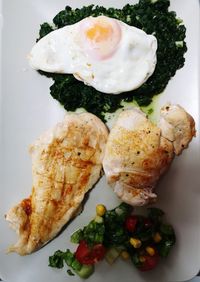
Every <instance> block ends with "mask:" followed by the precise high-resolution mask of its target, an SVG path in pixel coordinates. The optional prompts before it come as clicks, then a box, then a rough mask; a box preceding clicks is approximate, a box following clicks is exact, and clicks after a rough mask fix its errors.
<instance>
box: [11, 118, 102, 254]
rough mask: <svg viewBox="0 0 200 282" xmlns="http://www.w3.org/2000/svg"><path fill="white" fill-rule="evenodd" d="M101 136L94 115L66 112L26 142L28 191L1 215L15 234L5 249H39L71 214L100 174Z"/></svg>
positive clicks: (14, 250) (20, 251)
mask: <svg viewBox="0 0 200 282" xmlns="http://www.w3.org/2000/svg"><path fill="white" fill-rule="evenodd" d="M107 136H108V132H107V129H106V127H105V125H104V124H103V122H102V121H101V120H100V119H98V118H97V117H96V116H94V115H92V114H90V113H82V114H67V115H66V117H65V119H64V120H63V122H61V123H59V124H57V125H56V126H55V127H54V128H53V129H51V130H49V131H48V132H46V133H44V134H43V135H42V136H41V137H40V138H39V139H38V140H36V142H35V143H34V144H33V145H32V146H31V147H30V153H31V156H32V175H33V188H32V193H31V196H30V197H29V198H27V199H24V200H23V201H21V202H20V203H19V204H18V205H16V206H15V207H13V208H11V209H10V210H9V212H8V213H7V215H6V220H8V221H9V222H10V224H11V227H13V228H14V229H15V230H16V232H17V234H18V236H19V240H18V242H17V243H16V244H14V245H12V246H10V248H9V251H13V252H17V253H18V254H20V255H26V254H29V253H31V252H33V251H35V250H37V249H39V248H40V247H41V246H43V245H44V244H46V243H47V242H48V241H49V240H51V239H52V238H53V237H55V236H56V235H57V233H58V232H59V231H60V230H61V228H62V227H63V226H64V225H65V224H66V223H67V222H68V221H69V219H70V218H72V217H74V216H75V214H76V212H77V210H78V208H79V207H80V204H81V202H82V201H83V198H84V195H85V193H86V192H87V191H88V190H89V189H91V188H92V186H93V185H94V184H95V183H96V182H97V180H98V179H99V177H100V173H101V169H102V159H103V155H104V149H105V144H106V141H107Z"/></svg>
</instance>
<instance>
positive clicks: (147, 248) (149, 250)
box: [146, 247, 155, 256]
mask: <svg viewBox="0 0 200 282" xmlns="http://www.w3.org/2000/svg"><path fill="white" fill-rule="evenodd" d="M146 252H147V253H148V254H149V255H150V256H154V255H155V250H154V248H152V247H146Z"/></svg>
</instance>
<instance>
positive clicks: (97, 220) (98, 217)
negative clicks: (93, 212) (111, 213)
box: [94, 215, 103, 223]
mask: <svg viewBox="0 0 200 282" xmlns="http://www.w3.org/2000/svg"><path fill="white" fill-rule="evenodd" d="M94 221H95V222H96V223H103V217H102V216H99V215H97V216H96V217H95V219H94Z"/></svg>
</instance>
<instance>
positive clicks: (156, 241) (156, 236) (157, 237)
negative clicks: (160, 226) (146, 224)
mask: <svg viewBox="0 0 200 282" xmlns="http://www.w3.org/2000/svg"><path fill="white" fill-rule="evenodd" d="M153 240H154V242H155V243H159V242H160V241H161V240H162V237H161V235H160V233H158V232H157V233H156V234H155V235H154V236H153Z"/></svg>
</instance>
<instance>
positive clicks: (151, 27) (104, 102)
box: [39, 0, 187, 120]
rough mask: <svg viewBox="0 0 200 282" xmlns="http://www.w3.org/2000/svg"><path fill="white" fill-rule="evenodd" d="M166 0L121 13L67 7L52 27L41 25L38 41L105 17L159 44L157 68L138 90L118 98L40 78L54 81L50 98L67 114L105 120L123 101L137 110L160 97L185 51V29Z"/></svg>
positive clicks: (65, 78) (58, 78) (66, 79)
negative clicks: (151, 36) (82, 111)
mask: <svg viewBox="0 0 200 282" xmlns="http://www.w3.org/2000/svg"><path fill="white" fill-rule="evenodd" d="M169 5H170V1H169V0H157V1H155V0H154V1H153V0H140V1H139V3H138V4H136V5H129V4H128V5H126V6H124V7H123V8H122V9H115V8H108V9H106V8H104V7H100V6H94V5H90V6H87V7H82V8H81V9H72V8H71V7H69V6H67V7H66V8H65V9H64V10H63V11H61V12H59V13H58V14H57V15H56V16H55V17H54V19H53V23H54V25H55V27H54V28H53V27H52V26H51V25H49V24H47V23H44V24H42V25H41V29H40V32H39V34H40V38H42V37H43V36H45V35H47V34H48V33H49V32H51V31H52V30H53V29H57V28H61V27H64V26H65V25H69V24H74V23H76V22H78V21H80V20H82V19H83V18H85V17H88V16H99V15H106V16H109V17H113V18H116V19H118V20H121V21H123V22H125V23H127V24H129V25H132V26H135V27H138V28H140V29H143V30H144V31H145V32H147V33H148V34H154V35H155V36H156V38H157V40H158V50H157V65H156V69H155V71H154V73H153V75H152V76H151V77H150V78H149V79H148V80H147V81H146V82H145V83H144V84H143V85H142V86H141V87H140V88H138V89H136V90H134V91H130V92H126V93H122V94H120V95H109V94H103V93H101V92H99V91H97V90H95V89H94V88H92V87H89V86H87V85H84V83H82V82H80V81H78V80H76V79H75V78H74V77H73V75H69V74H66V75H63V74H60V75H59V74H47V73H44V72H41V73H42V74H45V75H47V76H48V77H52V79H53V80H54V83H53V85H52V86H51V88H50V93H51V95H52V97H53V98H55V99H57V100H58V101H59V102H60V103H61V104H62V105H63V106H64V107H65V109H66V110H71V111H74V110H75V109H77V108H80V107H83V108H85V109H86V110H87V111H89V112H92V113H94V114H96V115H97V116H99V117H100V118H101V119H102V120H104V114H103V113H105V112H114V111H115V110H117V109H118V108H119V107H121V102H122V101H127V102H131V101H134V100H135V101H136V102H137V103H138V104H139V105H140V106H147V105H149V104H150V103H151V101H152V97H153V96H154V95H157V94H160V93H161V92H162V91H163V90H164V89H165V87H166V85H167V83H168V82H169V80H170V79H171V77H173V76H174V75H175V73H176V71H177V70H178V69H180V68H181V67H183V65H184V61H185V59H184V53H185V52H186V51H187V47H186V43H185V41H184V39H185V32H186V28H185V26H184V25H183V24H182V21H181V20H180V19H179V18H177V17H176V13H175V12H171V11H169V10H168V9H169Z"/></svg>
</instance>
